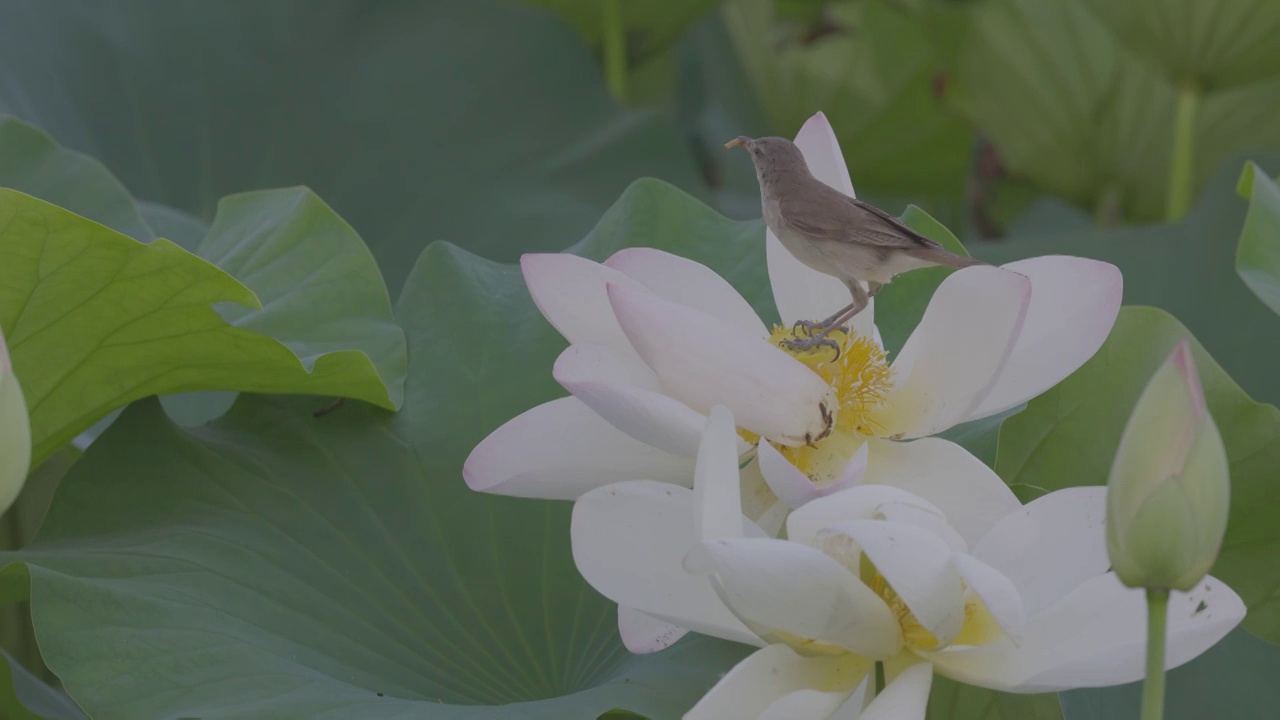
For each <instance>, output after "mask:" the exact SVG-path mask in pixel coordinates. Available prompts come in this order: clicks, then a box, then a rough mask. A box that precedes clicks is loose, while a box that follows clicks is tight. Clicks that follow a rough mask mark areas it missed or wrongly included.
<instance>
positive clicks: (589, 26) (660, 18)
mask: <svg viewBox="0 0 1280 720" xmlns="http://www.w3.org/2000/svg"><path fill="white" fill-rule="evenodd" d="M524 1H525V2H527V3H529V4H531V5H541V6H542V7H545V8H547V9H548V10H551V11H552V12H554V13H556V14H557V15H559V16H560V17H562V18H564V19H565V21H566V22H568V23H569V24H570V25H573V27H574V28H575V29H576V30H577V31H578V32H579V33H580V34H581V35H582V37H583V38H585V39H586V41H587V42H588V43H590V44H591V46H592V47H595V48H599V47H600V46H601V44H602V43H603V36H604V34H605V33H604V11H603V5H604V2H606V1H610V0H524ZM613 1H617V2H618V5H619V7H620V9H621V12H622V23H623V27H624V28H625V29H626V42H627V56H628V57H629V58H630V59H631V60H632V61H633V63H639V62H642V61H644V60H646V59H648V58H650V57H652V56H654V55H656V54H658V53H660V52H662V51H663V50H665V49H666V48H667V47H669V46H670V45H671V44H672V43H674V42H675V41H676V39H677V38H679V36H680V33H681V32H682V31H683V30H684V29H685V28H687V27H688V26H690V25H692V24H693V23H694V22H697V21H698V20H699V19H701V18H702V17H703V16H704V15H706V14H707V13H709V12H711V10H712V9H714V8H715V6H716V5H717V4H718V0H645V2H629V1H628V0H613Z"/></svg>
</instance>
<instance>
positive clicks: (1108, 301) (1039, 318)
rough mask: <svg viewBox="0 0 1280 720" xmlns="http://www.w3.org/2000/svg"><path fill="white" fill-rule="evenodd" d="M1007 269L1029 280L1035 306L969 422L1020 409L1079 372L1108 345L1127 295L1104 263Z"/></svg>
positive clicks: (1038, 261)
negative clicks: (1103, 346)
mask: <svg viewBox="0 0 1280 720" xmlns="http://www.w3.org/2000/svg"><path fill="white" fill-rule="evenodd" d="M1004 268H1005V269H1007V270H1011V271H1014V272H1018V273H1020V274H1022V275H1025V276H1026V277H1028V278H1029V279H1030V280H1031V304H1030V306H1029V307H1028V308H1027V319H1026V321H1025V322H1024V323H1023V326H1022V332H1021V333H1020V334H1019V335H1018V340H1017V342H1016V343H1015V344H1014V346H1013V352H1012V353H1011V354H1010V356H1009V362H1008V363H1007V364H1006V365H1005V368H1004V370H1003V372H1001V373H1000V376H999V378H997V380H996V382H995V384H994V385H992V387H991V389H990V391H989V392H988V393H987V394H986V397H984V398H983V399H982V402H981V403H979V404H978V407H977V408H975V409H974V411H973V412H971V413H970V414H969V416H968V419H970V420H973V419H977V418H982V417H987V416H989V415H995V414H996V413H1000V412H1004V411H1005V410H1008V409H1009V408H1012V407H1017V406H1018V405H1020V404H1022V403H1024V402H1026V401H1027V400H1030V399H1031V398H1033V397H1036V396H1037V395H1039V394H1041V393H1043V392H1044V391H1045V390H1048V389H1049V388H1051V387H1053V386H1054V385H1057V384H1058V383H1059V382H1061V381H1062V380H1063V379H1064V378H1066V377H1067V376H1068V375H1070V374H1071V373H1073V372H1075V371H1076V369H1078V368H1079V367H1080V366H1081V365H1083V364H1084V363H1085V362H1086V361H1087V360H1088V359H1089V358H1091V357H1093V355H1094V353H1096V352H1097V351H1098V348H1100V347H1102V343H1103V342H1104V341H1106V339H1107V336H1108V335H1109V334H1110V333H1111V326H1112V325H1114V324H1115V322H1116V316H1117V315H1118V314H1119V312H1120V301H1121V298H1122V296H1123V295H1124V278H1123V277H1122V276H1121V275H1120V270H1119V269H1118V268H1116V267H1115V266H1114V265H1111V264H1110V263H1105V262H1102V261H1101V260H1091V259H1089V258H1082V257H1071V256H1067V255H1048V256H1044V257H1035V258H1029V259H1027V260H1019V261H1017V262H1012V263H1009V264H1008V265H1005V266H1004Z"/></svg>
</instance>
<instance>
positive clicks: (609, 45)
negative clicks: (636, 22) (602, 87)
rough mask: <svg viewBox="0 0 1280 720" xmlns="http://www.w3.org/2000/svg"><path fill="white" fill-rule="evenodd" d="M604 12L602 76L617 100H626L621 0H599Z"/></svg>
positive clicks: (624, 48)
mask: <svg viewBox="0 0 1280 720" xmlns="http://www.w3.org/2000/svg"><path fill="white" fill-rule="evenodd" d="M600 2H601V5H602V6H603V7H602V10H603V12H604V76H605V81H606V82H608V83H609V90H611V91H612V92H613V96H614V97H616V98H617V99H618V101H619V102H626V101H627V32H626V26H625V25H623V23H622V0H600Z"/></svg>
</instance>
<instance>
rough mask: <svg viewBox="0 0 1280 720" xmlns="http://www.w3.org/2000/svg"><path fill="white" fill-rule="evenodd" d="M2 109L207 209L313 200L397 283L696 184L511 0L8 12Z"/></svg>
mask: <svg viewBox="0 0 1280 720" xmlns="http://www.w3.org/2000/svg"><path fill="white" fill-rule="evenodd" d="M5 13H6V14H5V19H6V22H4V23H3V24H2V25H0V112H8V113H11V114H13V115H16V116H18V117H20V118H22V119H24V120H27V121H29V122H33V123H35V124H37V125H39V126H40V127H42V128H44V129H45V130H47V131H48V132H49V133H50V134H52V135H53V136H54V137H55V138H57V139H58V140H59V141H60V142H61V143H63V144H64V145H66V146H68V147H71V148H75V149H77V150H80V151H83V152H87V153H89V154H90V155H92V156H94V157H96V158H98V159H100V160H102V161H103V162H104V163H106V165H107V166H108V167H110V168H111V169H112V171H113V172H115V173H116V175H117V176H118V177H119V178H120V179H121V180H122V181H123V182H124V184H125V185H126V186H127V187H128V188H129V189H130V190H131V191H132V192H133V193H134V195H135V196H137V197H140V198H143V199H146V200H148V201H153V202H158V203H161V204H163V205H167V206H169V207H173V208H177V209H179V210H182V211H184V212H187V213H190V214H192V215H195V216H196V217H197V218H199V219H200V220H202V221H204V222H210V221H212V219H213V214H214V210H215V206H216V203H217V201H218V200H219V198H221V197H223V196H224V195H227V194H230V193H235V192H241V191H245V190H253V189H259V188H266V187H286V186H295V185H303V184H305V185H306V186H308V187H310V188H312V189H313V190H315V191H316V193H317V194H318V195H320V196H321V197H323V198H325V199H326V201H328V202H329V203H331V204H332V205H333V207H334V208H335V209H336V210H337V211H338V212H339V213H340V214H341V215H342V217H344V218H345V219H347V220H348V221H349V222H350V223H351V224H352V226H354V227H355V228H357V229H358V230H359V232H360V233H361V235H362V236H363V237H364V238H366V240H367V241H368V243H369V246H370V248H371V249H372V250H373V253H374V256H375V257H376V258H377V259H378V262H379V264H380V266H381V267H382V270H383V273H384V275H385V276H386V282H387V285H388V287H390V288H391V289H392V291H393V292H398V290H399V288H400V286H401V285H402V284H403V282H404V278H405V277H406V275H407V274H408V272H409V268H410V267H412V265H413V262H414V260H415V259H416V258H417V257H418V255H419V254H420V253H421V251H422V248H424V247H426V246H427V244H429V243H431V242H433V241H436V240H449V241H453V242H457V243H464V244H465V245H466V246H467V247H468V248H469V249H471V250H473V251H475V252H478V253H481V254H484V255H487V256H490V257H494V258H497V259H502V260H513V259H515V258H516V256H518V255H519V254H520V253H521V252H524V251H531V250H558V249H560V248H563V247H564V246H565V245H566V244H568V243H570V242H572V241H573V240H574V239H576V238H580V237H582V235H583V234H584V233H585V232H586V231H587V230H589V229H590V227H591V225H592V223H594V222H595V220H596V219H597V218H598V217H599V216H600V213H601V212H602V211H603V209H604V208H606V207H607V206H608V205H609V204H610V203H611V202H612V201H613V200H614V199H615V198H616V197H617V195H618V193H619V192H621V190H622V189H623V188H624V187H625V186H626V185H627V184H628V183H629V182H631V181H632V180H633V179H635V178H636V177H640V176H644V175H655V176H658V177H662V178H666V179H668V180H670V181H673V182H676V183H679V184H680V185H682V186H684V187H687V188H691V189H694V188H696V187H697V186H698V184H699V182H698V180H697V178H696V176H695V175H694V172H693V166H692V164H691V163H690V161H689V159H688V157H687V153H686V152H685V150H684V148H683V146H682V144H681V143H680V141H679V139H678V137H677V135H676V133H675V132H674V130H673V128H672V127H671V126H670V124H669V123H668V122H667V121H666V120H664V119H663V118H662V117H661V116H660V115H657V114H654V113H651V112H640V111H629V110H623V109H620V108H619V107H618V106H617V105H616V104H615V103H614V102H613V101H612V100H611V99H610V97H609V95H608V93H607V92H606V91H605V89H604V87H603V85H602V83H601V81H600V74H599V70H598V69H597V67H596V63H595V61H594V60H593V59H592V57H591V55H590V53H589V51H588V49H587V47H586V46H585V44H583V43H582V42H581V40H579V38H578V37H576V35H575V33H574V32H573V30H572V29H571V28H569V27H567V26H565V25H564V24H563V23H562V22H561V21H560V20H559V19H557V18H555V17H553V16H552V15H551V14H550V13H548V12H546V11H544V10H541V9H538V8H532V7H528V6H525V5H522V4H520V3H516V2H504V1H502V0H467V1H466V2H430V3H404V2H390V1H383V2H361V1H357V0H350V1H346V2H325V3H316V2H307V1H305V0H293V1H289V0H278V1H276V2H270V3H265V4H264V3H259V2H252V1H251V0H237V1H233V2H216V3H208V2H198V1H197V0H182V1H177V2H163V3H156V2H149V1H147V0H132V1H128V2H117V3H110V4H100V3H47V2H40V1H39V0H32V1H27V2H17V3H11V4H9V5H7V6H6V10H5Z"/></svg>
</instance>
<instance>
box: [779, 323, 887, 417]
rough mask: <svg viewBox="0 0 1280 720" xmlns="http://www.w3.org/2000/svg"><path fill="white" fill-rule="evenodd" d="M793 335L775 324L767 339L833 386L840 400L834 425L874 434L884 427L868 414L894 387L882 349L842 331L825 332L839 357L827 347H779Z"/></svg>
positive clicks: (859, 336) (867, 339)
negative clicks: (835, 346) (837, 347)
mask: <svg viewBox="0 0 1280 720" xmlns="http://www.w3.org/2000/svg"><path fill="white" fill-rule="evenodd" d="M796 337H797V336H796V333H795V331H794V330H792V329H789V328H785V327H782V326H780V325H775V326H774V328H773V334H772V335H771V336H770V337H769V342H771V343H773V344H774V345H777V346H778V347H780V348H782V349H783V350H784V351H786V352H787V353H789V354H791V355H792V356H793V357H794V358H795V359H797V360H799V361H800V362H802V363H804V364H805V365H808V366H809V368H810V369H811V370H813V371H814V372H815V373H817V374H818V376H819V377H821V378H822V379H823V380H826V381H827V384H828V385H830V386H831V387H833V388H835V391H836V396H837V397H838V398H839V399H840V408H839V411H838V412H837V413H836V427H837V428H839V429H841V430H850V431H853V432H856V433H858V434H859V435H877V434H878V432H879V431H880V430H882V429H883V428H880V427H879V425H878V423H875V422H874V421H872V420H871V419H870V417H869V415H870V414H871V412H872V411H874V410H876V409H878V408H879V407H880V406H881V405H883V404H884V399H885V397H886V396H887V395H888V394H889V390H890V389H892V388H893V382H892V377H893V371H892V370H890V368H889V363H888V360H887V359H886V358H885V353H884V349H883V348H881V347H880V345H879V344H877V343H876V342H875V340H874V339H872V338H869V337H864V336H861V335H855V334H849V333H845V332H844V331H842V330H834V331H832V332H831V334H830V335H828V337H830V338H831V339H833V340H835V341H836V342H837V343H839V344H840V357H839V358H836V357H835V351H833V350H832V349H831V348H828V347H817V348H812V349H809V350H802V351H796V350H788V349H787V348H785V347H782V341H784V340H791V339H796ZM800 339H803V336H801V337H800Z"/></svg>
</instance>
